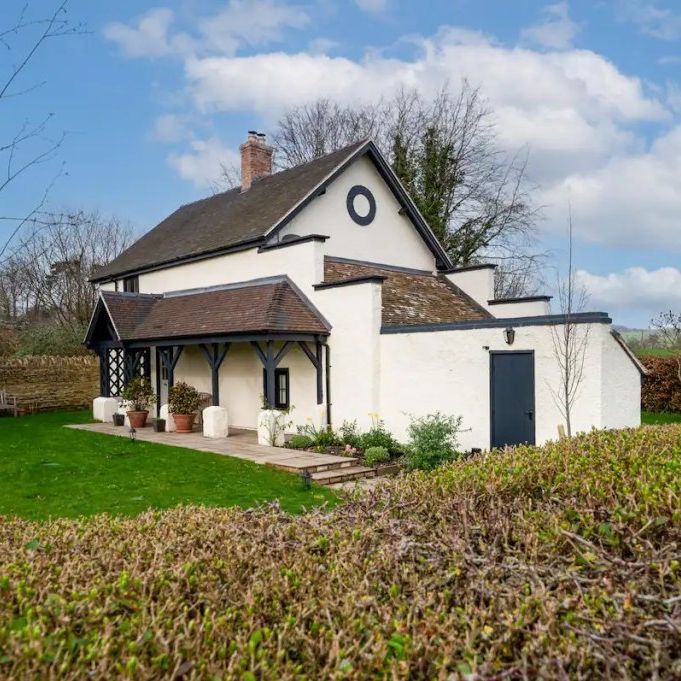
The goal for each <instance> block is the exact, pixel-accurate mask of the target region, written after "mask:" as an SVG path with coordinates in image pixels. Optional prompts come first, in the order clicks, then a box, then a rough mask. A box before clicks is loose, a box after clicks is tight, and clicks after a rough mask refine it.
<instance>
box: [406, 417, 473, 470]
mask: <svg viewBox="0 0 681 681" xmlns="http://www.w3.org/2000/svg"><path fill="white" fill-rule="evenodd" d="M460 429H461V417H460V416H458V417H457V416H445V415H444V414H441V413H440V412H436V413H435V414H428V416H423V417H421V418H413V417H412V419H411V423H410V424H409V438H410V441H409V446H408V449H407V457H406V464H407V468H409V469H411V470H416V469H418V470H422V471H430V470H433V469H434V468H437V467H438V466H441V465H442V464H443V463H447V462H449V461H453V460H454V459H456V458H458V457H459V456H460V454H459V453H458V452H457V451H456V448H457V445H458V443H457V439H456V438H457V434H458V432H459V430H460Z"/></svg>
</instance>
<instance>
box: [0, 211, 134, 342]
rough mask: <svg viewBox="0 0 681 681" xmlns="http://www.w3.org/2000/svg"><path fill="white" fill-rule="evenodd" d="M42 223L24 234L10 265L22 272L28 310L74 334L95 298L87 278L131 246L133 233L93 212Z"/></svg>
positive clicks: (81, 212) (67, 214)
mask: <svg viewBox="0 0 681 681" xmlns="http://www.w3.org/2000/svg"><path fill="white" fill-rule="evenodd" d="M43 222H44V224H41V225H39V226H33V227H32V228H31V229H30V230H28V231H27V232H26V233H25V234H24V236H23V237H22V239H21V241H20V244H19V246H18V247H17V248H16V249H15V255H14V258H13V260H12V261H11V263H10V265H11V268H12V271H18V272H20V273H21V278H22V282H23V289H24V291H25V293H26V294H27V295H28V296H29V301H28V302H27V303H26V309H27V311H28V310H31V311H33V313H34V316H35V317H38V318H41V317H46V318H49V319H51V320H54V321H56V322H57V323H58V324H59V325H61V326H63V327H66V328H69V329H71V330H77V329H79V328H80V327H82V326H83V325H84V324H85V323H87V321H88V320H89V318H90V315H91V313H92V308H93V305H94V303H95V299H96V292H95V289H94V287H93V286H92V284H90V282H89V278H90V277H91V276H92V274H93V273H94V271H95V270H96V269H97V268H98V267H100V266H102V265H104V264H106V263H107V262H109V261H110V260H112V259H113V258H115V257H116V256H117V255H118V254H119V253H120V252H121V251H123V250H124V249H125V248H126V247H127V246H128V245H129V244H130V242H131V240H132V230H131V228H130V226H129V225H127V224H125V223H122V222H121V221H120V220H118V219H117V218H108V219H105V218H103V217H102V216H100V215H99V214H98V213H96V212H91V213H86V212H84V211H77V212H75V213H61V214H58V215H54V216H52V217H51V219H50V220H49V221H47V220H45V221H43ZM3 269H5V270H6V269H7V265H6V266H5V267H4V268H3ZM3 274H4V272H3V271H2V270H0V276H2V275H3ZM8 279H9V277H8Z"/></svg>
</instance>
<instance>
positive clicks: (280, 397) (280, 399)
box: [262, 369, 291, 409]
mask: <svg viewBox="0 0 681 681" xmlns="http://www.w3.org/2000/svg"><path fill="white" fill-rule="evenodd" d="M289 385H290V380H289V372H288V369H275V370H274V408H275V409H288V408H289V406H290V404H291V398H290V389H289ZM262 394H263V395H264V396H265V399H267V371H265V369H263V370H262Z"/></svg>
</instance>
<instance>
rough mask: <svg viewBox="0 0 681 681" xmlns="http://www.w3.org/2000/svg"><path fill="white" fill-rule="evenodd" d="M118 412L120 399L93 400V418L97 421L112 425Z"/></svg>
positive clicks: (96, 398)
mask: <svg viewBox="0 0 681 681" xmlns="http://www.w3.org/2000/svg"><path fill="white" fill-rule="evenodd" d="M117 412H118V398H116V397H95V399H94V400H92V418H93V419H94V420H95V421H102V422H105V423H110V422H111V420H112V419H113V415H114V414H116V413H117Z"/></svg>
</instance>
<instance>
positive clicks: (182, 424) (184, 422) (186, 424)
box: [173, 414, 196, 433]
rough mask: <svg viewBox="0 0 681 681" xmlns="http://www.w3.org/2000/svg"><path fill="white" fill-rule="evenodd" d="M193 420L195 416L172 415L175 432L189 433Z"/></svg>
mask: <svg viewBox="0 0 681 681" xmlns="http://www.w3.org/2000/svg"><path fill="white" fill-rule="evenodd" d="M195 418H196V414H173V419H175V430H176V431H177V432H178V433H191V432H192V428H193V426H194V419H195Z"/></svg>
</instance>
